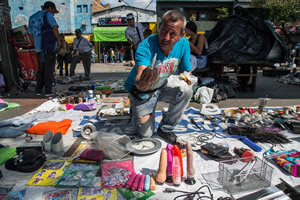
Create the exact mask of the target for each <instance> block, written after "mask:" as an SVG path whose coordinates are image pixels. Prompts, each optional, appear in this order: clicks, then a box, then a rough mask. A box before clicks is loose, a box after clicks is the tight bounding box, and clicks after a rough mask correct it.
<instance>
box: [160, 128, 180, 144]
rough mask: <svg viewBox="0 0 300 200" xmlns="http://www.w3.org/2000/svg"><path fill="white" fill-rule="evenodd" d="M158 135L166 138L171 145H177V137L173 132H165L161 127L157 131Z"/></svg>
mask: <svg viewBox="0 0 300 200" xmlns="http://www.w3.org/2000/svg"><path fill="white" fill-rule="evenodd" d="M157 134H158V135H159V136H160V137H162V138H164V139H165V141H166V142H168V143H170V144H172V145H173V144H176V139H177V136H176V135H175V134H174V133H173V132H163V131H162V130H161V129H160V128H159V127H158V129H157Z"/></svg>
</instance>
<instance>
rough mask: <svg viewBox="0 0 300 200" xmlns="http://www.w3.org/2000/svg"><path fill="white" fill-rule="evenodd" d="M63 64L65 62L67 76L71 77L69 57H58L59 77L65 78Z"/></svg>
mask: <svg viewBox="0 0 300 200" xmlns="http://www.w3.org/2000/svg"><path fill="white" fill-rule="evenodd" d="M63 62H65V76H68V75H69V69H68V68H69V66H68V65H69V56H68V55H64V56H61V55H58V64H59V75H60V76H63V70H64V65H63Z"/></svg>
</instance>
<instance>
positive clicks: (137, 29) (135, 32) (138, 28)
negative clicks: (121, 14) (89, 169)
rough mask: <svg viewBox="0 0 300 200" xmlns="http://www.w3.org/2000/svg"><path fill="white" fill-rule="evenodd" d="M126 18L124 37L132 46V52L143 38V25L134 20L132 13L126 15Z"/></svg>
mask: <svg viewBox="0 0 300 200" xmlns="http://www.w3.org/2000/svg"><path fill="white" fill-rule="evenodd" d="M126 20H127V22H128V27H127V28H126V30H125V37H126V39H127V40H128V43H129V44H130V45H132V46H133V51H134V52H133V54H134V55H135V51H136V49H137V47H138V45H139V44H140V43H141V42H142V41H143V40H144V30H145V29H144V27H143V25H142V24H141V23H138V22H134V16H133V14H132V13H128V14H127V15H126Z"/></svg>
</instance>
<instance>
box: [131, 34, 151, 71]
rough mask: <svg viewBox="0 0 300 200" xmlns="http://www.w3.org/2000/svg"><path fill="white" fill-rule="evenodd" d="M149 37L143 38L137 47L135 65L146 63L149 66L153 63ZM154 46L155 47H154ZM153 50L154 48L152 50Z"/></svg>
mask: <svg viewBox="0 0 300 200" xmlns="http://www.w3.org/2000/svg"><path fill="white" fill-rule="evenodd" d="M150 42H151V41H149V39H148V38H147V39H145V40H143V41H142V42H141V43H140V45H139V47H138V48H137V51H136V53H135V66H140V65H145V66H149V65H150V64H151V58H152V53H151V46H152V45H150ZM152 48H153V47H152ZM152 52H153V50H152Z"/></svg>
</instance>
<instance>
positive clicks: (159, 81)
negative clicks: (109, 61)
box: [125, 10, 193, 144]
mask: <svg viewBox="0 0 300 200" xmlns="http://www.w3.org/2000/svg"><path fill="white" fill-rule="evenodd" d="M185 24H186V19H185V17H184V16H183V15H182V14H181V13H180V12H179V11H175V10H171V11H168V12H166V13H165V14H164V15H163V17H162V21H161V26H160V28H159V31H158V34H155V35H150V36H149V37H148V38H147V39H145V40H144V41H142V42H141V43H140V45H139V47H138V49H137V52H136V57H135V66H134V67H133V69H132V70H131V72H130V74H129V76H128V78H127V80H126V83H125V88H126V90H127V91H128V92H129V97H130V104H131V107H130V112H131V113H130V114H131V120H132V121H131V123H132V124H133V125H134V127H135V131H136V133H137V134H138V136H139V137H142V138H144V137H151V136H152V135H153V133H154V130H155V120H154V119H155V107H156V105H157V101H164V102H167V103H169V107H168V111H166V112H164V113H163V116H162V120H161V122H160V124H159V126H158V129H157V134H158V135H159V136H161V137H162V138H164V139H165V140H166V141H167V142H168V143H171V144H175V143H176V138H177V136H176V135H175V134H174V133H173V130H174V129H175V127H176V125H177V124H178V123H179V122H180V120H181V117H182V114H183V112H184V110H185V109H186V107H187V106H188V105H189V102H190V99H191V97H192V95H193V91H192V89H188V90H183V89H180V87H174V88H173V87H169V86H167V78H168V77H169V76H170V75H172V74H175V73H176V72H177V71H179V72H184V71H187V72H190V70H191V63H190V47H189V42H188V40H187V39H186V38H184V37H183V35H184V30H185ZM150 65H151V66H150Z"/></svg>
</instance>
